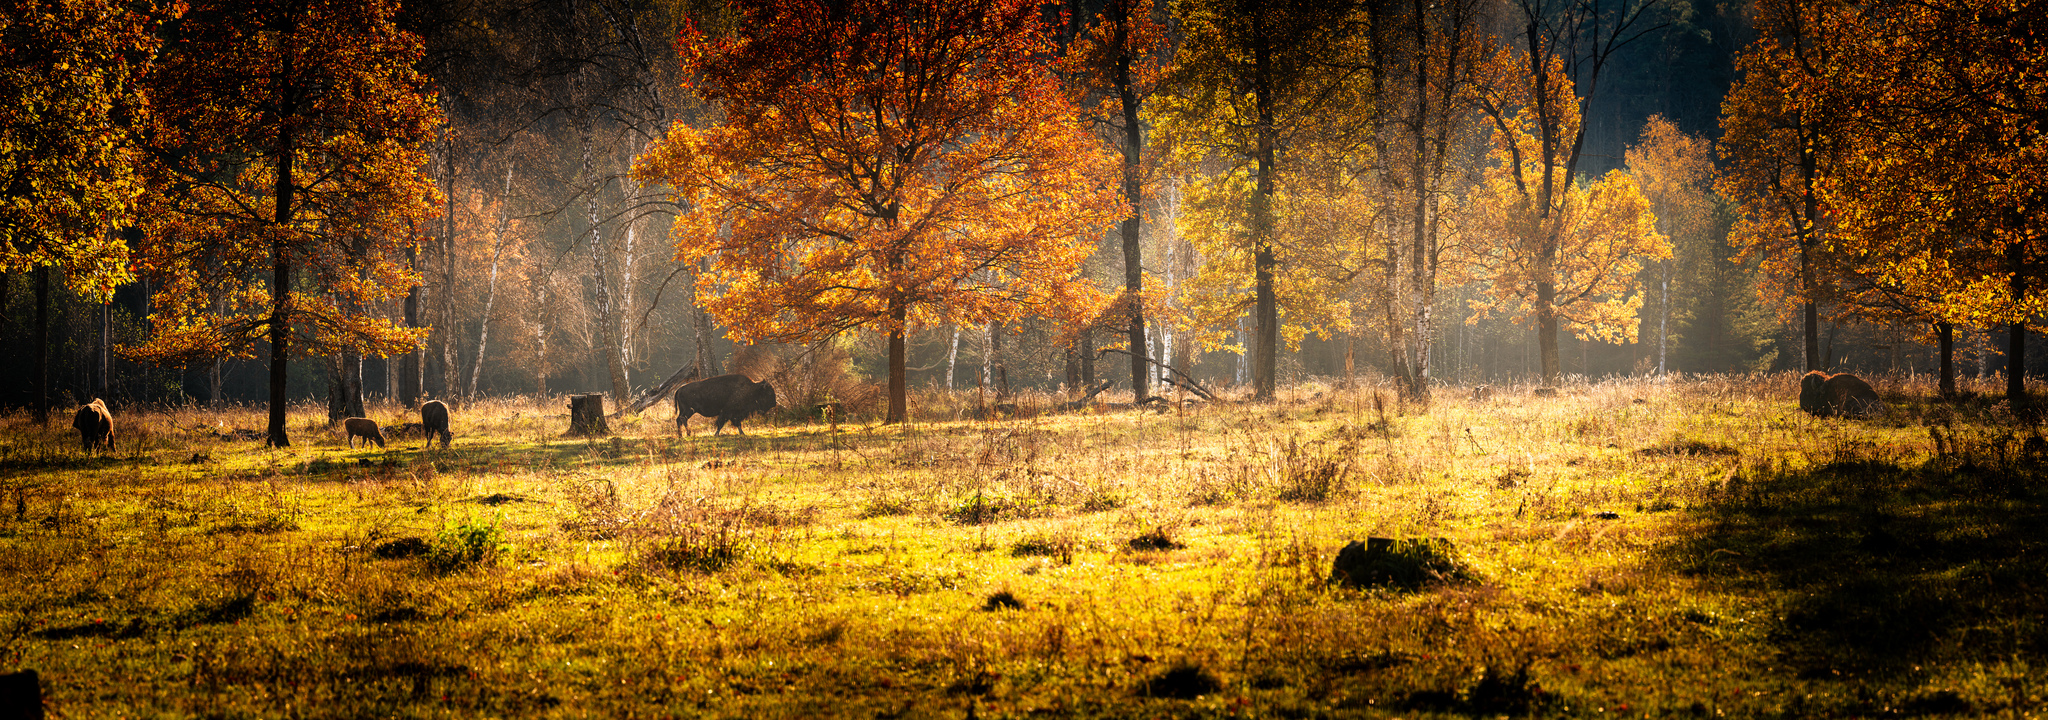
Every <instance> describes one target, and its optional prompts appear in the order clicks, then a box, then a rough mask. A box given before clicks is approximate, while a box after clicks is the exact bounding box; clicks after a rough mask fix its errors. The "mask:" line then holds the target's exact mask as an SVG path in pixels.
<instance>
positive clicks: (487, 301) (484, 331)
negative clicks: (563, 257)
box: [463, 164, 512, 400]
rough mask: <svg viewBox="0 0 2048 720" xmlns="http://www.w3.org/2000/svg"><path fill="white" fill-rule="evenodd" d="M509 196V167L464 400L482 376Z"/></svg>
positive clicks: (473, 393)
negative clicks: (489, 276)
mask: <svg viewBox="0 0 2048 720" xmlns="http://www.w3.org/2000/svg"><path fill="white" fill-rule="evenodd" d="M511 194H512V166H511V165H509V164H508V165H506V166H505V187H504V189H503V190H501V191H499V193H498V227H497V232H496V235H497V237H495V238H493V241H494V244H493V246H492V247H491V279H490V280H489V282H488V283H486V284H485V285H484V312H483V315H481V316H479V317H478V318H477V321H476V363H475V364H473V365H471V366H470V369H469V390H468V392H465V393H463V397H466V398H469V399H471V400H474V399H476V386H477V378H480V377H483V374H484V350H485V348H487V347H489V346H490V340H491V308H492V307H494V306H495V305H497V302H498V264H499V262H500V261H502V260H503V259H504V258H505V233H506V231H507V230H509V229H510V227H511V223H512V215H511V213H510V212H509V211H508V210H506V209H505V205H504V202H505V198H506V197H507V196H509V195H511Z"/></svg>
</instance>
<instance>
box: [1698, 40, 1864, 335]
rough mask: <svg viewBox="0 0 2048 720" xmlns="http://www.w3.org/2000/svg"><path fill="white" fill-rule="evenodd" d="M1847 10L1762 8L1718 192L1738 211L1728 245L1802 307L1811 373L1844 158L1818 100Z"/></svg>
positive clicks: (1827, 111)
mask: <svg viewBox="0 0 2048 720" xmlns="http://www.w3.org/2000/svg"><path fill="white" fill-rule="evenodd" d="M1841 12H1843V10H1842V8H1841V7H1840V6H1831V5H1828V4H1826V3H1819V2H1810V1H1809V0H1763V1H1762V2H1758V3H1757V16H1756V32H1757V38H1756V40H1755V41H1754V42H1752V43H1751V44H1750V45H1749V47H1747V48H1744V49H1743V51H1742V55H1741V56H1740V57H1739V58H1737V60H1736V65H1737V68H1738V69H1740V70H1741V73H1742V75H1741V80H1740V81H1738V82H1737V83H1736V84H1735V86H1734V87H1733V88H1731V89H1730V90H1729V92H1728V96H1727V98H1726V99H1725V100H1723V101H1722V105H1721V114H1722V117H1721V128H1722V139H1721V153H1722V156H1723V157H1724V158H1726V159H1727V160H1728V170H1727V172H1726V173H1725V174H1723V175H1722V176H1721V179H1720V181H1719V182H1718V183H1717V187H1718V188H1719V190H1720V192H1721V194H1722V195H1724V196H1726V197H1727V198H1728V199H1729V200H1730V201H1731V202H1733V203H1735V204H1736V206H1737V208H1739V214H1738V215H1737V218H1736V223H1735V229H1734V231H1733V233H1732V235H1731V237H1730V240H1729V241H1730V242H1731V243H1733V244H1735V246H1736V247H1738V248H1740V249H1741V250H1742V252H1743V254H1742V257H1743V258H1744V259H1748V258H1757V259H1758V260H1759V262H1760V268H1761V270H1762V272H1763V274H1764V276H1765V278H1766V279H1767V282H1768V285H1767V286H1766V290H1767V291H1768V292H1769V295H1770V296H1771V298H1772V299H1774V300H1781V301H1782V302H1787V303H1796V304H1797V306H1798V308H1799V314H1800V318H1801V323H1802V325H1801V339H1802V342H1803V344H1802V347H1803V348H1804V354H1805V365H1806V369H1807V370H1809V371H1811V370H1821V369H1823V368H1824V367H1825V365H1826V363H1825V361H1824V360H1823V358H1821V356H1820V305H1821V303H1823V302H1825V301H1827V300H1828V299H1829V298H1830V297H1831V293H1830V290H1829V285H1828V284H1827V283H1826V280H1827V278H1829V277H1831V276H1833V275H1834V274H1835V273H1837V272H1839V271H1840V270H1841V268H1839V267H1838V266H1837V265H1836V264H1835V263H1834V259H1833V258H1832V257H1830V256H1829V253H1828V247H1829V244H1828V242H1827V238H1826V231H1827V227H1828V222H1827V218H1826V217H1825V214H1824V212H1823V210H1824V208H1823V206H1822V204H1821V196H1820V186H1819V184H1820V180H1821V178H1822V176H1823V175H1824V174H1826V173H1828V172H1830V171H1831V170H1832V165H1833V163H1834V162H1835V159H1836V157H1837V155H1838V153H1839V147H1838V143H1837V141H1838V140H1839V139H1840V137H1841V132H1840V131H1841V130H1842V128H1841V123H1842V117H1841V113H1840V112H1839V108H1835V107H1831V106H1829V105H1826V104H1822V103H1816V102H1811V100H1813V99H1814V95H1815V93H1817V92H1818V91H1819V90H1821V88H1822V87H1823V86H1824V83H1823V82H1822V77H1823V76H1824V75H1826V74H1828V73H1829V72H1830V68H1832V67H1833V66H1834V63H1835V59H1834V57H1833V56H1834V54H1835V51H1836V48H1837V46H1838V45H1839V42H1838V40H1837V39H1836V38H1833V37H1831V36H1832V34H1833V32H1834V30H1833V23H1834V21H1835V19H1837V18H1838V17H1839V14H1840V13H1841Z"/></svg>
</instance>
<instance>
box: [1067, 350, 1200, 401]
mask: <svg viewBox="0 0 2048 720" xmlns="http://www.w3.org/2000/svg"><path fill="white" fill-rule="evenodd" d="M1103 353H1123V354H1125V355H1129V354H1131V351H1129V350H1124V349H1122V348H1102V349H1100V350H1096V351H1095V356H1096V357H1101V356H1102V354H1103ZM1145 362H1147V363H1151V364H1152V366H1153V367H1156V368H1159V369H1161V370H1165V371H1166V372H1169V373H1173V375H1179V376H1180V377H1179V378H1178V379H1176V378H1175V377H1173V375H1167V374H1165V373H1161V374H1160V375H1159V379H1160V381H1162V382H1164V383H1166V384H1168V385H1172V386H1174V387H1177V388H1180V389H1182V390H1186V391H1188V392H1191V393H1194V394H1196V395H1198V396H1200V397H1201V398H1202V399H1203V400H1207V401H1209V402H1215V401H1216V394H1215V393H1212V392H1209V391H1208V390H1207V389H1204V388H1203V387H1202V384H1201V383H1198V382H1195V379H1194V378H1191V377H1188V374H1187V373H1184V372H1181V371H1179V370H1175V369H1173V367H1172V366H1170V365H1162V364H1160V362H1159V361H1158V360H1154V359H1152V358H1145ZM1140 400H1143V398H1140Z"/></svg>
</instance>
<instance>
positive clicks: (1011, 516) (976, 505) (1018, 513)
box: [944, 490, 1039, 525]
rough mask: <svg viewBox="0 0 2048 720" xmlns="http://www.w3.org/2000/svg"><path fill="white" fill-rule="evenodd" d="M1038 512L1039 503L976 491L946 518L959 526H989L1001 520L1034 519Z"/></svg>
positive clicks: (946, 513)
mask: <svg viewBox="0 0 2048 720" xmlns="http://www.w3.org/2000/svg"><path fill="white" fill-rule="evenodd" d="M1038 510H1039V507H1038V505H1037V503H1034V502H1032V501H1030V500H1024V499H1019V498H1013V497H1008V496H1004V495H995V494H990V493H987V492H983V491H980V490H976V491H975V492H974V494H973V495H971V496H968V497H967V498H966V499H963V500H961V501H960V502H959V503H958V504H955V505H954V506H953V507H951V508H948V509H947V510H946V512H945V513H944V517H945V518H946V519H947V520H950V521H952V522H953V523H955V524H958V525H987V524H989V523H992V522H997V521H1000V520H1016V519H1020V518H1028V517H1033V516H1035V515H1037V514H1038Z"/></svg>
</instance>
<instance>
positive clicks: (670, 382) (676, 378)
mask: <svg viewBox="0 0 2048 720" xmlns="http://www.w3.org/2000/svg"><path fill="white" fill-rule="evenodd" d="M698 374H699V373H698V372H697V364H696V363H690V365H689V366H688V367H685V368H683V369H681V370H677V371H676V372H675V374H674V375H670V376H668V379H667V380H664V381H662V383H661V384H660V385H656V386H654V387H653V388H652V389H650V390H648V391H647V392H644V393H640V397H637V398H633V402H630V403H627V404H625V405H624V406H621V407H620V408H619V409H618V411H617V412H614V413H612V414H611V416H610V417H614V418H616V417H618V416H620V415H624V414H626V413H636V412H640V411H642V410H646V409H647V408H649V407H653V406H654V404H655V403H658V402H661V400H662V398H666V397H668V394H669V393H672V392H675V389H676V388H678V387H682V385H683V383H686V382H689V381H691V380H694V379H696V378H697V376H698Z"/></svg>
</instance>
